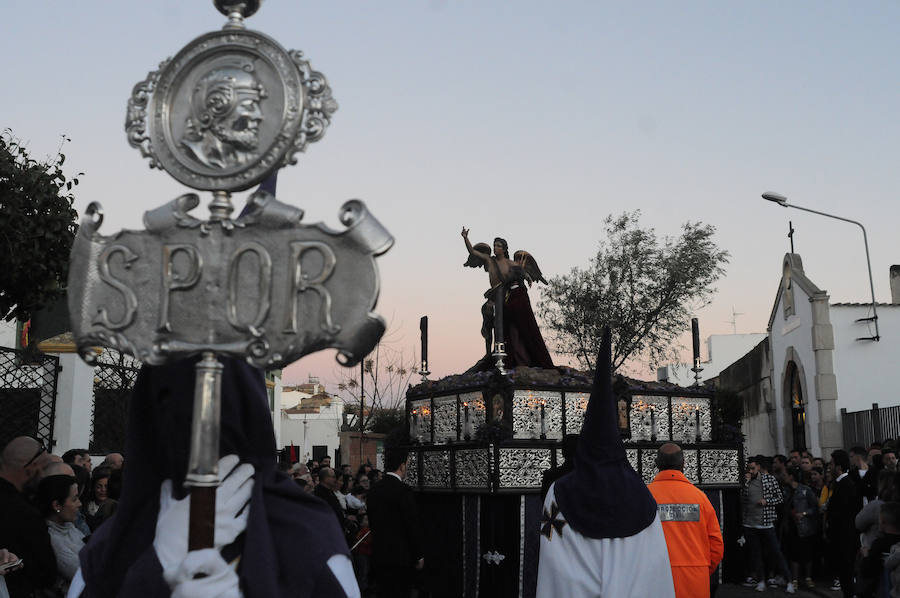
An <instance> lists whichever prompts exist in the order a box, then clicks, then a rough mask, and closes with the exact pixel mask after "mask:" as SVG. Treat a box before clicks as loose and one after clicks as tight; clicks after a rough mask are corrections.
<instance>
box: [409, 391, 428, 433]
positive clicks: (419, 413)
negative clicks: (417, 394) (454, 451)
mask: <svg viewBox="0 0 900 598" xmlns="http://www.w3.org/2000/svg"><path fill="white" fill-rule="evenodd" d="M409 435H410V438H411V439H412V440H415V441H417V442H431V400H430V399H419V400H418V401H410V402H409Z"/></svg>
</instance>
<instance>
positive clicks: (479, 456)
mask: <svg viewBox="0 0 900 598" xmlns="http://www.w3.org/2000/svg"><path fill="white" fill-rule="evenodd" d="M490 481H491V451H490V449H487V448H482V449H463V450H458V451H456V487H457V488H481V489H483V488H487V487H488V484H490Z"/></svg>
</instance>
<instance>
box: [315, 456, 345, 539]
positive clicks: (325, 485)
mask: <svg viewBox="0 0 900 598" xmlns="http://www.w3.org/2000/svg"><path fill="white" fill-rule="evenodd" d="M336 489H337V476H336V475H335V473H334V470H333V469H331V468H330V467H322V468H321V469H319V484H318V485H317V486H316V488H315V490H313V494H315V495H316V496H318V497H319V498H321V499H322V500H324V501H325V502H326V503H328V506H329V507H331V508H332V509H334V514H335V515H337V518H338V524H339V525H340V526H341V529H344V524H345V521H344V519H345V516H344V509H343V507H341V503H340V501H339V500H338V497H337V495H336V494H335V493H334V492H335V490H336Z"/></svg>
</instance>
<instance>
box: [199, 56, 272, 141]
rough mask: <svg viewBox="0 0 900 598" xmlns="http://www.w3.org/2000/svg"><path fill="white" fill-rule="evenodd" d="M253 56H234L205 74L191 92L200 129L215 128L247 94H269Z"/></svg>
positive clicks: (252, 95) (260, 95)
mask: <svg viewBox="0 0 900 598" xmlns="http://www.w3.org/2000/svg"><path fill="white" fill-rule="evenodd" d="M255 70H256V68H255V66H254V65H253V63H252V62H251V61H250V60H243V59H239V60H231V61H228V62H225V63H223V64H219V65H217V66H216V67H215V68H213V69H212V70H210V71H209V72H208V73H206V74H205V75H204V76H203V77H201V78H200V79H199V80H198V81H197V84H196V85H195V86H194V91H193V93H192V94H191V120H192V121H193V122H192V124H193V126H194V128H195V130H196V131H197V132H201V131H204V130H206V129H213V128H214V127H215V126H216V125H217V124H219V123H221V122H222V121H224V120H225V119H226V118H228V117H229V116H230V115H231V114H232V113H233V112H234V110H235V108H236V107H237V106H238V104H239V103H240V102H241V101H242V100H243V99H246V98H248V97H249V98H252V99H255V100H257V101H259V100H261V99H263V98H265V97H267V96H268V93H267V92H266V89H265V87H263V85H262V83H260V81H259V79H257V77H256V74H255Z"/></svg>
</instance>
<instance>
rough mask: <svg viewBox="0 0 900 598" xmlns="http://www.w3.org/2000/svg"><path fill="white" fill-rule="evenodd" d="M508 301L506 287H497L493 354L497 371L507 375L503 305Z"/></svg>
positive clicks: (500, 285)
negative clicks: (504, 364) (504, 363)
mask: <svg viewBox="0 0 900 598" xmlns="http://www.w3.org/2000/svg"><path fill="white" fill-rule="evenodd" d="M505 300H506V287H505V286H504V285H502V284H499V285H497V289H496V290H495V291H494V352H493V353H492V354H491V355H492V357H493V358H494V359H495V360H496V366H497V371H498V372H500V374H502V375H506V369H505V368H504V366H503V358H504V357H506V343H504V339H503V303H504V301H505Z"/></svg>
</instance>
